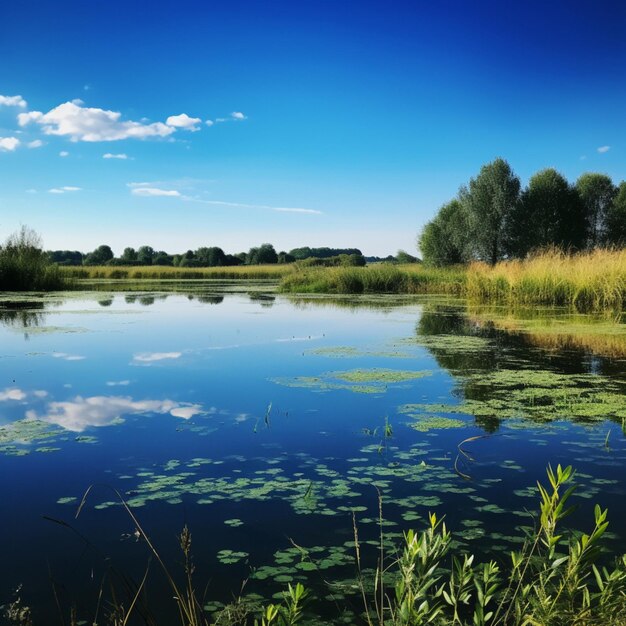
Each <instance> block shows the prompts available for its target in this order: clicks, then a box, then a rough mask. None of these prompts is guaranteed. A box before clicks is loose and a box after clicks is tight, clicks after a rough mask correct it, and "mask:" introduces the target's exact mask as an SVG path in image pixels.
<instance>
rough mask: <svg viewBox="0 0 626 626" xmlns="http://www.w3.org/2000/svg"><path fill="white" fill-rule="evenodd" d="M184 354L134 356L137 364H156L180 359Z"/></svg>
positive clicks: (149, 353)
mask: <svg viewBox="0 0 626 626" xmlns="http://www.w3.org/2000/svg"><path fill="white" fill-rule="evenodd" d="M182 354H183V353H182V352H142V353H140V354H135V355H134V356H133V361H135V362H136V363H154V362H155V361H164V360H166V359H179V358H180V357H181V356H182Z"/></svg>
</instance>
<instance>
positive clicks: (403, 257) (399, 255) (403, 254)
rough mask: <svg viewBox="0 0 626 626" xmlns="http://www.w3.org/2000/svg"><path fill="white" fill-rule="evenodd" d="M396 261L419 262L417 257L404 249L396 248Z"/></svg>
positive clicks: (404, 262) (403, 262)
mask: <svg viewBox="0 0 626 626" xmlns="http://www.w3.org/2000/svg"><path fill="white" fill-rule="evenodd" d="M396 261H397V262H398V263H402V264H407V263H419V259H418V258H417V257H415V256H413V255H412V254H409V253H408V252H407V251H406V250H398V252H396Z"/></svg>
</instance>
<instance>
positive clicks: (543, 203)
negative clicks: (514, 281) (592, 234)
mask: <svg viewBox="0 0 626 626" xmlns="http://www.w3.org/2000/svg"><path fill="white" fill-rule="evenodd" d="M585 235H586V223H585V215H584V210H583V206H582V202H581V201H580V198H579V196H578V192H577V190H576V189H575V188H573V187H572V186H571V185H570V184H569V183H568V182H567V180H566V179H565V178H564V177H563V176H562V175H561V174H559V172H557V171H556V170H555V169H553V168H548V169H545V170H542V171H540V172H537V174H535V175H534V176H533V177H532V178H531V179H530V181H529V183H528V187H527V188H526V189H525V190H524V192H523V193H522V198H521V202H519V203H517V204H516V205H515V206H514V208H513V211H512V213H511V215H510V217H509V220H508V222H507V243H508V251H509V253H510V254H512V255H513V256H516V257H524V256H525V255H526V254H528V253H529V252H530V251H531V250H534V249H538V248H547V247H549V246H554V245H556V246H558V247H560V248H562V249H570V248H582V247H583V246H584V244H585Z"/></svg>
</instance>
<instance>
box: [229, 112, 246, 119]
mask: <svg viewBox="0 0 626 626" xmlns="http://www.w3.org/2000/svg"><path fill="white" fill-rule="evenodd" d="M230 116H231V117H232V118H233V119H234V120H245V119H246V116H245V115H244V114H243V113H242V112H241V111H233V112H232V113H231V114H230Z"/></svg>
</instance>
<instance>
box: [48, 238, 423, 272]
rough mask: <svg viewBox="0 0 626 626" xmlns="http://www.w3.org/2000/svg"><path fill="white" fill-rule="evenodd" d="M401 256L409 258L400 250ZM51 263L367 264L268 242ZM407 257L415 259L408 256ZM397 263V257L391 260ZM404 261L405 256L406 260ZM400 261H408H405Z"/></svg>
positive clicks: (60, 258)
mask: <svg viewBox="0 0 626 626" xmlns="http://www.w3.org/2000/svg"><path fill="white" fill-rule="evenodd" d="M399 254H403V255H407V253H406V252H403V251H399ZM48 257H49V259H50V261H52V262H53V263H56V264H58V265H120V266H132V265H169V266H174V267H229V266H233V265H268V264H275V263H279V264H283V263H294V262H296V261H299V262H301V263H304V264H305V265H327V266H333V265H365V263H366V260H365V257H364V256H363V254H362V253H361V251H360V250H359V249H357V248H309V247H304V248H294V249H293V250H290V251H289V252H284V251H282V252H276V250H275V248H274V246H273V245H272V244H269V243H264V244H261V245H260V246H256V247H253V248H250V250H248V252H239V253H237V254H226V253H225V252H224V250H222V248H218V247H217V246H212V247H200V248H198V249H197V250H187V252H185V253H183V254H168V253H167V252H164V251H163V250H155V249H154V248H152V247H151V246H141V247H140V248H137V249H135V248H125V249H124V251H123V252H122V254H121V255H120V256H119V257H116V256H115V255H114V253H113V250H112V249H111V247H110V246H108V245H101V246H98V247H97V248H96V249H95V250H93V251H92V252H89V253H87V254H83V253H82V252H78V251H76V250H54V251H51V252H48ZM407 257H408V258H412V259H415V257H411V256H410V255H407ZM390 258H391V259H392V260H394V261H396V258H395V257H390ZM403 258H404V257H403ZM401 262H409V261H407V260H403V261H401Z"/></svg>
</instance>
